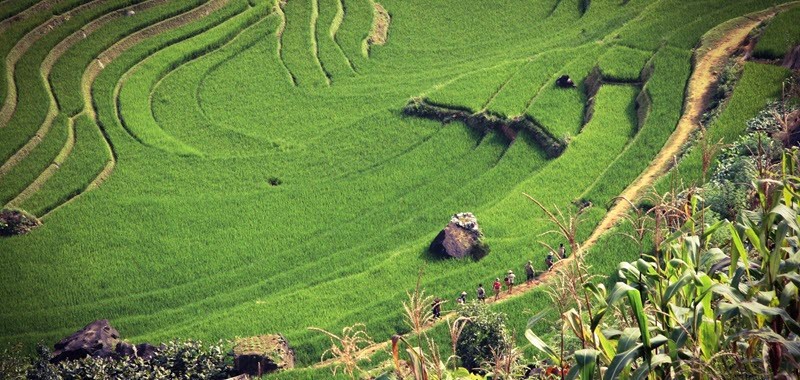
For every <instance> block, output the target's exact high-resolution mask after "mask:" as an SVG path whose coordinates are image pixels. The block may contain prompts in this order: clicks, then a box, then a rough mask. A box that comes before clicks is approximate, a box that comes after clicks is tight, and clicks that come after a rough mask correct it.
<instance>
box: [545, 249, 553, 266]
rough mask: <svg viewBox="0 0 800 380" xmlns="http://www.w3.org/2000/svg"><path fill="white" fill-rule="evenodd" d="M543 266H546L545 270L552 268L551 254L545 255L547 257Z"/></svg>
mask: <svg viewBox="0 0 800 380" xmlns="http://www.w3.org/2000/svg"><path fill="white" fill-rule="evenodd" d="M544 265H546V266H547V270H550V269H551V268H552V267H553V252H550V253H548V254H547V257H546V258H545V259H544Z"/></svg>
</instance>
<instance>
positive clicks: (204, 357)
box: [27, 340, 232, 380]
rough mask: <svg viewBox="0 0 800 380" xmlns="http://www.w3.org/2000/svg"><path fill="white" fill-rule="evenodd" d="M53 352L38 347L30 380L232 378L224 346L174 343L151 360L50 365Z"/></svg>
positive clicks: (160, 350) (163, 346) (83, 361)
mask: <svg viewBox="0 0 800 380" xmlns="http://www.w3.org/2000/svg"><path fill="white" fill-rule="evenodd" d="M50 357H51V355H50V350H49V349H47V347H44V346H39V347H38V349H37V359H36V360H35V361H34V363H33V365H32V366H31V367H30V370H29V371H28V374H27V376H28V378H29V379H66V380H72V379H74V380H78V379H143V378H147V379H226V378H228V377H230V376H231V372H232V367H231V361H230V356H229V355H227V354H226V350H225V349H224V348H223V347H222V343H221V342H220V343H217V344H203V343H202V342H199V341H197V342H195V341H191V340H187V341H171V342H168V343H165V344H163V345H162V346H161V347H160V349H159V351H158V352H156V354H155V356H153V358H152V359H150V360H144V359H142V358H128V357H122V358H121V359H118V360H112V359H105V358H92V357H86V358H84V359H81V360H72V361H63V362H60V363H56V364H52V363H50Z"/></svg>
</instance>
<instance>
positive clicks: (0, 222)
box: [0, 209, 42, 236]
mask: <svg viewBox="0 0 800 380" xmlns="http://www.w3.org/2000/svg"><path fill="white" fill-rule="evenodd" d="M41 224H42V222H40V221H39V219H37V218H36V217H35V216H33V215H31V214H28V213H27V212H25V211H22V210H16V209H2V210H0V236H13V235H22V234H26V233H28V232H30V231H31V230H32V229H34V228H36V227H38V226H40V225H41Z"/></svg>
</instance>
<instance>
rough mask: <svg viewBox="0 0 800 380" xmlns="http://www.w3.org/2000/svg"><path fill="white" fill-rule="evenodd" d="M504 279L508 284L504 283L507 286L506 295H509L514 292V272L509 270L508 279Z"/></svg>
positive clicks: (515, 276)
mask: <svg viewBox="0 0 800 380" xmlns="http://www.w3.org/2000/svg"><path fill="white" fill-rule="evenodd" d="M506 278H507V279H508V280H507V281H508V282H507V283H506V284H507V285H508V294H511V291H513V290H514V279H516V278H517V275H515V274H514V272H513V271H512V270H511V269H509V270H508V277H506Z"/></svg>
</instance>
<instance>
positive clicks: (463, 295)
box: [456, 292, 467, 305]
mask: <svg viewBox="0 0 800 380" xmlns="http://www.w3.org/2000/svg"><path fill="white" fill-rule="evenodd" d="M456 302H457V303H458V304H459V305H463V304H465V303H467V292H461V296H459V297H458V298H457V299H456Z"/></svg>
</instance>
